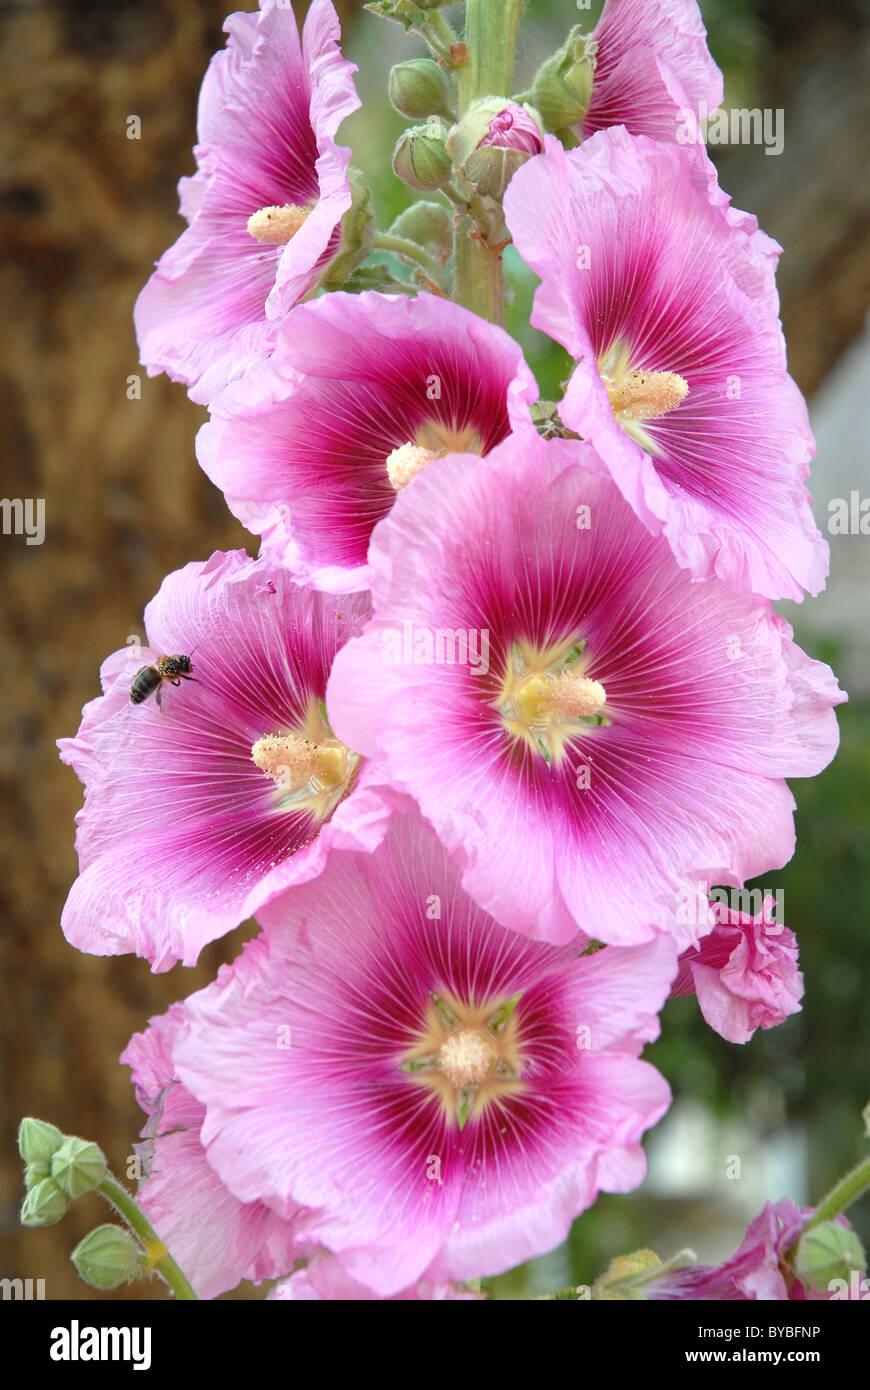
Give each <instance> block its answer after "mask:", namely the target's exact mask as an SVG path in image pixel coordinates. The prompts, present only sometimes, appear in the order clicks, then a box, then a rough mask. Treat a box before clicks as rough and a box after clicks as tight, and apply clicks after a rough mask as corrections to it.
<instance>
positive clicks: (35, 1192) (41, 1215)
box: [21, 1178, 69, 1226]
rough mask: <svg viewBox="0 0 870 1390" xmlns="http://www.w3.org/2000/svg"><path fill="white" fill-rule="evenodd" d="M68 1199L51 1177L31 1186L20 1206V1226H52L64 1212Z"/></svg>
mask: <svg viewBox="0 0 870 1390" xmlns="http://www.w3.org/2000/svg"><path fill="white" fill-rule="evenodd" d="M68 1206H69V1200H68V1198H67V1196H66V1194H65V1193H63V1192H61V1190H60V1188H59V1187H58V1185H57V1183H56V1182H54V1181H53V1179H51V1178H43V1179H42V1180H41V1181H40V1182H37V1183H35V1184H34V1185H33V1187H31V1189H30V1191H29V1192H28V1194H27V1196H26V1197H25V1199H24V1202H23V1204H22V1207H21V1224H22V1226H53V1225H54V1224H55V1222H56V1221H59V1220H60V1218H61V1217H62V1216H63V1215H64V1213H65V1212H66V1209H67V1207H68Z"/></svg>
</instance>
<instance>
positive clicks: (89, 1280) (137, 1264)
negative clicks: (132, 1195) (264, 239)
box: [70, 1225, 145, 1289]
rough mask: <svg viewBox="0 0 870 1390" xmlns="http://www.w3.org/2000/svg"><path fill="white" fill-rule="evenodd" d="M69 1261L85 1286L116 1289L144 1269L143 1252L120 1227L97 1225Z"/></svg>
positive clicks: (79, 1244) (81, 1241)
mask: <svg viewBox="0 0 870 1390" xmlns="http://www.w3.org/2000/svg"><path fill="white" fill-rule="evenodd" d="M70 1259H71V1260H72V1262H73V1264H74V1265H75V1267H76V1271H77V1273H78V1275H79V1277H80V1278H81V1279H84V1281H85V1283H86V1284H91V1285H92V1286H93V1288H95V1289H116V1288H117V1287H118V1285H119V1284H125V1283H129V1282H130V1280H131V1279H134V1278H136V1276H137V1275H138V1274H141V1273H142V1271H143V1270H144V1268H145V1253H144V1251H143V1250H142V1249H141V1247H140V1246H139V1245H137V1244H136V1241H135V1240H134V1239H133V1237H132V1236H131V1235H130V1232H129V1231H126V1230H125V1229H124V1227H123V1226H111V1225H107V1226H98V1227H97V1229H96V1230H95V1231H91V1233H90V1235H87V1236H85V1238H84V1240H80V1241H79V1243H78V1245H77V1246H76V1248H75V1250H74V1251H73V1252H72V1254H71V1255H70Z"/></svg>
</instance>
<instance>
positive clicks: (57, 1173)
mask: <svg viewBox="0 0 870 1390" xmlns="http://www.w3.org/2000/svg"><path fill="white" fill-rule="evenodd" d="M51 1176H52V1177H53V1178H54V1180H55V1182H56V1183H57V1185H58V1187H59V1188H60V1189H61V1190H62V1191H63V1192H65V1193H66V1195H67V1197H72V1198H76V1197H81V1196H83V1195H84V1193H85V1192H93V1190H94V1188H96V1187H99V1185H100V1183H101V1182H102V1181H103V1178H104V1177H105V1176H106V1156H105V1154H104V1153H103V1151H102V1149H101V1148H100V1147H99V1145H98V1144H92V1143H90V1142H89V1141H88V1140H87V1139H77V1138H76V1136H75V1135H74V1134H69V1135H67V1137H66V1138H65V1139H64V1141H63V1143H62V1144H61V1146H60V1148H59V1149H58V1150H57V1151H56V1152H55V1154H54V1155H53V1157H52V1160H51Z"/></svg>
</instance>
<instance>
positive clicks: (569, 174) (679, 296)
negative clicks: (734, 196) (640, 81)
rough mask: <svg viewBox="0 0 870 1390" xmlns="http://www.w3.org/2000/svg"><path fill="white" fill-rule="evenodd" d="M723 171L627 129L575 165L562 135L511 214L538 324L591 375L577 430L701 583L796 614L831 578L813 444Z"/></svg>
mask: <svg viewBox="0 0 870 1390" xmlns="http://www.w3.org/2000/svg"><path fill="white" fill-rule="evenodd" d="M710 167H711V166H709V164H708V165H707V168H706V169H705V168H703V167H701V166H700V165H698V164H697V162H696V161H689V160H686V159H684V158H683V156H682V155H681V153H680V151H679V149H677V148H676V146H674V145H665V144H661V143H656V142H653V141H651V140H647V139H644V138H642V137H632V136H630V135H629V134H628V133H627V131H625V130H621V129H617V130H607V131H602V132H601V133H600V134H598V135H596V136H594V137H593V138H592V139H590V140H589V141H587V142H586V143H585V144H584V145H583V146H582V148H580V149H579V150H572V151H570V152H569V153H566V152H565V151H564V150H563V149H562V148H561V146H560V145H559V143H558V141H556V140H554V139H552V137H548V140H547V150H546V153H545V154H543V155H541V156H539V157H538V158H537V159H534V160H530V161H529V162H528V164H527V165H525V166H524V167H523V168H522V169H520V170H519V171H518V173H517V174H516V175H515V177H514V180H513V182H512V183H511V186H510V189H509V191H508V193H507V196H506V200H505V210H506V213H507V218H508V223H509V226H510V229H511V232H512V234H513V237H514V240H515V242H516V244H517V248H518V250H519V252H520V254H521V255H522V256H523V257H524V259H525V260H526V261H528V263H529V265H530V266H531V267H532V269H533V270H534V271H535V272H536V273H537V274H538V275H540V276H541V279H542V284H541V286H540V288H539V289H538V291H537V294H536V298H535V309H534V312H533V315H532V322H533V323H534V324H535V325H536V326H537V327H538V328H541V329H543V330H544V331H545V332H548V333H549V334H550V335H551V336H552V337H554V338H556V339H557V340H558V341H559V342H561V343H562V344H563V346H565V347H566V348H567V349H568V351H569V352H570V353H571V355H572V356H573V357H574V358H575V359H576V361H577V366H576V368H575V370H574V373H573V375H572V377H571V379H570V382H569V384H568V388H567V391H566V394H565V398H564V400H563V402H562V404H561V405H560V407H559V409H560V413H561V416H562V419H563V421H564V423H565V424H566V425H568V426H569V427H570V428H571V429H572V430H575V431H577V432H578V433H579V434H581V435H582V436H583V438H584V439H587V440H589V441H590V442H591V443H592V444H594V445H595V447H596V449H597V450H598V452H599V453H600V454H601V457H602V458H603V459H604V461H605V463H606V464H607V467H608V468H609V470H610V472H611V474H612V475H613V477H614V479H615V481H616V483H617V484H618V486H619V488H620V490H621V492H622V493H623V496H624V497H625V498H626V499H627V500H628V501H629V502H630V503H631V505H632V507H633V508H634V510H635V511H636V512H637V514H638V516H639V517H641V519H642V520H643V521H644V522H645V524H646V525H647V526H648V527H649V528H650V530H652V531H654V532H656V533H659V532H661V533H663V534H664V535H665V536H666V537H667V539H668V542H669V544H670V546H671V548H672V549H673V552H674V554H675V556H676V558H677V560H678V561H679V563H680V564H681V565H682V566H684V567H686V568H687V569H689V570H691V572H692V574H693V575H694V576H695V577H697V578H706V577H708V576H709V575H717V576H718V577H719V578H720V579H724V580H725V581H726V582H727V583H728V584H730V585H731V586H732V587H733V588H736V589H738V590H740V591H741V592H744V591H745V592H753V593H758V594H762V595H764V596H765V597H768V598H791V599H795V600H800V599H801V598H802V597H803V590H804V589H807V590H809V591H810V592H811V593H818V591H819V590H820V589H821V588H822V587H823V584H824V579H825V575H826V573H827V556H828V548H827V546H826V544H825V542H824V541H823V539H822V537H821V535H820V534H819V532H818V530H817V529H816V526H815V523H814V521H813V517H812V512H811V510H810V499H809V494H808V492H807V490H806V487H805V486H804V480H805V478H806V477H807V476H808V473H809V460H810V459H811V458H812V456H813V452H814V445H813V438H812V434H811V432H810V428H809V422H808V419H807V413H806V407H805V404H804V401H803V398H802V396H801V394H800V392H799V391H798V389H797V387H796V386H795V384H794V382H793V381H792V380H791V378H790V377H789V376H788V374H787V372H786V368H785V356H784V348H783V341H782V333H781V329H780V325H779V321H778V318H777V313H778V301H777V296H776V290H775V287H774V285H773V278H772V264H773V253H772V243H771V242H770V241H769V239H768V238H766V237H764V235H763V234H762V233H759V232H758V231H757V230H756V224H755V220H754V219H753V218H746V217H745V215H744V214H742V213H739V212H736V211H735V210H734V209H731V208H729V207H728V206H727V204H726V202H725V200H724V199H723V195H722V194H721V192H720V191H719V190H718V189H717V188H715V186H713V185H711V184H710V181H709V169H710ZM773 249H775V248H773Z"/></svg>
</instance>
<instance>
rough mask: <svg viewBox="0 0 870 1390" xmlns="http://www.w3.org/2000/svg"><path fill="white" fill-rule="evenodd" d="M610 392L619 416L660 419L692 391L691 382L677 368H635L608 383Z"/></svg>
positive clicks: (608, 392)
mask: <svg viewBox="0 0 870 1390" xmlns="http://www.w3.org/2000/svg"><path fill="white" fill-rule="evenodd" d="M607 394H608V396H609V397H610V404H611V406H612V408H613V413H614V415H615V416H616V417H617V419H620V417H621V419H622V420H658V419H659V418H660V417H661V416H662V415H667V414H668V412H669V411H671V410H676V408H677V406H678V405H679V404H680V403H681V402H682V401H684V400H685V399H686V396H687V395H688V394H689V383H688V382H687V381H686V379H685V377H682V376H679V375H678V373H677V372H643V371H634V372H631V373H630V375H628V376H625V377H623V378H622V379H621V380H619V381H617V382H614V383H612V384H608V386H607Z"/></svg>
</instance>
